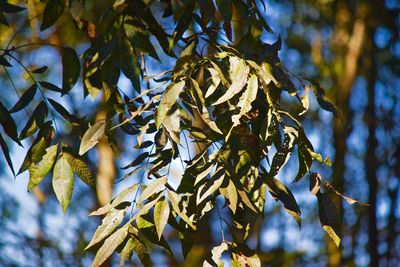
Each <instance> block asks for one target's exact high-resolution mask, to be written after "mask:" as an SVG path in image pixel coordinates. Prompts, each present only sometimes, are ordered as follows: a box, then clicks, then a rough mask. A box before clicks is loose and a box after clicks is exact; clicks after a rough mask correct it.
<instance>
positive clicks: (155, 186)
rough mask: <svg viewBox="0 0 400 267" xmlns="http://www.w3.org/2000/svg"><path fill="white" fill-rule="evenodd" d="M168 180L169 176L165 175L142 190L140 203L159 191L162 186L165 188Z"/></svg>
mask: <svg viewBox="0 0 400 267" xmlns="http://www.w3.org/2000/svg"><path fill="white" fill-rule="evenodd" d="M167 181H168V177H167V176H164V177H161V178H158V179H156V180H155V181H154V182H152V183H151V184H149V185H148V186H147V187H146V188H145V189H144V190H143V192H142V194H141V195H140V198H139V201H138V203H140V202H142V201H144V200H146V199H148V198H149V197H150V196H151V195H153V194H155V193H157V192H158V191H160V190H161V189H162V188H164V186H165V184H166V183H167Z"/></svg>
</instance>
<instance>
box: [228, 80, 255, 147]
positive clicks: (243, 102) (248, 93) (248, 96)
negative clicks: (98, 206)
mask: <svg viewBox="0 0 400 267" xmlns="http://www.w3.org/2000/svg"><path fill="white" fill-rule="evenodd" d="M257 91H258V79H257V76H256V75H254V74H251V75H250V78H249V80H248V81H247V89H246V90H245V91H244V92H243V94H242V95H241V96H240V98H239V102H238V104H237V105H236V106H237V107H238V108H239V114H236V115H233V116H232V122H233V125H232V128H231V130H232V129H233V128H234V127H236V126H237V125H239V124H240V118H241V117H242V116H243V115H244V114H246V113H247V112H249V111H250V110H251V103H253V101H254V100H255V99H256V97H257ZM227 136H228V137H229V134H228V135H227ZM228 137H226V138H225V140H227V139H228Z"/></svg>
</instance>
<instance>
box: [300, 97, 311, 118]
mask: <svg viewBox="0 0 400 267" xmlns="http://www.w3.org/2000/svg"><path fill="white" fill-rule="evenodd" d="M301 104H302V105H303V110H302V111H301V112H300V113H299V116H301V115H303V114H304V113H306V112H307V111H308V109H309V108H310V103H309V101H308V96H307V92H306V93H305V94H304V95H302V96H301Z"/></svg>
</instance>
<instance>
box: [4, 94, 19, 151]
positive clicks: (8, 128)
mask: <svg viewBox="0 0 400 267" xmlns="http://www.w3.org/2000/svg"><path fill="white" fill-rule="evenodd" d="M0 124H1V125H2V126H3V130H4V132H5V133H6V134H7V135H8V136H9V137H10V138H11V139H12V140H14V142H16V143H17V144H18V145H20V146H22V144H21V142H20V141H19V139H18V133H17V125H16V124H15V122H14V119H13V118H12V117H11V115H10V112H8V110H7V108H6V107H5V106H3V104H2V103H1V102H0Z"/></svg>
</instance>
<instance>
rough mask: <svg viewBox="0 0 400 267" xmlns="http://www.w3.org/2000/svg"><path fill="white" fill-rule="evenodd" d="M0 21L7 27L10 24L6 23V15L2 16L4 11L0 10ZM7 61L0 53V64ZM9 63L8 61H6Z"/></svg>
mask: <svg viewBox="0 0 400 267" xmlns="http://www.w3.org/2000/svg"><path fill="white" fill-rule="evenodd" d="M0 23H1V24H3V25H4V26H6V27H8V26H10V25H8V21H7V18H6V16H4V13H3V12H1V11H0ZM7 63H8V61H7V60H4V57H3V56H2V55H0V65H3V66H5V65H4V64H7ZM8 64H9V65H10V63H8ZM5 67H11V66H5Z"/></svg>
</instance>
